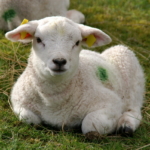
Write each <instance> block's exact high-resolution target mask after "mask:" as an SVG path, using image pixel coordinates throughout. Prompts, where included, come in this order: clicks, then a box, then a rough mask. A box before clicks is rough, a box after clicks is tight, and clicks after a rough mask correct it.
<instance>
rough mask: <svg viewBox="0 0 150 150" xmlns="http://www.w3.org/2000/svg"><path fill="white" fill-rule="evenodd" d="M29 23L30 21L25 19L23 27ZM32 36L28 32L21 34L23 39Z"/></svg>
mask: <svg viewBox="0 0 150 150" xmlns="http://www.w3.org/2000/svg"><path fill="white" fill-rule="evenodd" d="M28 22H29V20H27V19H24V20H23V21H22V23H21V25H23V24H26V23H28ZM30 36H31V35H30V34H29V33H27V32H21V33H20V38H21V39H25V38H27V37H30Z"/></svg>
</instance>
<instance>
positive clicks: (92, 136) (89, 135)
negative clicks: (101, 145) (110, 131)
mask: <svg viewBox="0 0 150 150" xmlns="http://www.w3.org/2000/svg"><path fill="white" fill-rule="evenodd" d="M85 137H86V139H88V140H98V139H101V138H102V136H101V135H100V134H99V133H98V132H96V131H91V132H88V133H86V134H85Z"/></svg>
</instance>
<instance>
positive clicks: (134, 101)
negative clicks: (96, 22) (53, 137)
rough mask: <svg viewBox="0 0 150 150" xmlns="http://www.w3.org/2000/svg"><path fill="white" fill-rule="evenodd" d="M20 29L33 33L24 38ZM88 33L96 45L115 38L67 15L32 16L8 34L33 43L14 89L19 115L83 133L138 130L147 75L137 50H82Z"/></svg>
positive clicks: (18, 39)
mask: <svg viewBox="0 0 150 150" xmlns="http://www.w3.org/2000/svg"><path fill="white" fill-rule="evenodd" d="M22 31H25V32H27V33H29V34H30V35H31V37H27V38H25V39H20V36H19V35H20V33H21V32H22ZM89 35H93V36H94V37H95V38H96V41H95V42H94V43H93V47H95V46H101V45H105V44H108V43H110V42H111V39H110V37H109V36H108V35H107V34H105V33H104V32H102V31H101V30H99V29H96V28H91V27H88V26H85V25H80V24H77V23H75V22H73V21H71V20H69V19H67V18H64V17H48V18H44V19H42V20H38V21H31V22H29V23H27V24H25V25H22V26H19V27H18V28H16V29H15V30H13V31H10V32H8V33H6V37H7V38H8V39H9V40H12V41H21V42H27V41H32V43H33V44H32V52H31V55H30V57H29V60H28V65H27V67H26V69H25V71H24V72H23V73H22V75H21V76H20V77H19V79H18V80H17V82H16V83H15V85H14V87H13V89H12V93H11V102H12V106H13V110H14V112H15V113H16V114H17V115H18V116H19V118H20V119H21V120H23V121H25V122H27V123H34V124H39V123H41V122H46V123H47V124H50V125H52V126H57V127H59V128H61V127H74V126H78V125H81V126H82V132H83V133H84V134H86V133H88V132H90V131H97V132H99V133H100V134H108V133H111V132H113V131H114V130H116V129H119V128H120V127H130V128H131V129H132V130H133V131H135V130H136V129H137V127H138V126H139V124H140V120H141V119H142V116H141V107H142V104H143V96H144V75H143V71H142V69H141V66H140V64H139V62H138V60H137V58H136V56H135V54H134V53H133V52H132V51H130V50H129V49H128V48H127V47H125V46H122V45H118V46H114V47H111V48H109V49H107V50H105V51H104V52H103V53H102V54H99V53H97V52H93V51H89V50H81V45H82V44H83V45H87V43H86V39H85V37H88V36H89ZM39 39H40V40H39ZM62 60H63V61H62ZM64 60H65V61H64ZM56 61H57V63H58V62H59V63H61V65H59V66H58V64H57V63H56Z"/></svg>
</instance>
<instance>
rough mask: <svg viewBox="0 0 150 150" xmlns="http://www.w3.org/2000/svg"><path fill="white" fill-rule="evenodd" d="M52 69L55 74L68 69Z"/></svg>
mask: <svg viewBox="0 0 150 150" xmlns="http://www.w3.org/2000/svg"><path fill="white" fill-rule="evenodd" d="M52 71H53V72H54V73H55V74H62V73H65V72H66V69H61V68H59V69H56V68H55V69H52Z"/></svg>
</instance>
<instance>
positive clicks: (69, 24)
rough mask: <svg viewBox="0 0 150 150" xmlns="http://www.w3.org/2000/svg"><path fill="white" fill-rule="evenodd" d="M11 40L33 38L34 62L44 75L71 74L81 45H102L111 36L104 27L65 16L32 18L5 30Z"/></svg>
mask: <svg viewBox="0 0 150 150" xmlns="http://www.w3.org/2000/svg"><path fill="white" fill-rule="evenodd" d="M6 38H8V39H9V40H11V41H14V42H16V41H21V42H24V43H26V42H29V41H33V44H32V45H33V46H32V50H33V52H32V53H33V60H32V61H33V62H32V63H33V64H34V65H35V66H36V69H37V70H38V71H39V72H40V74H42V75H44V76H50V77H51V76H54V77H58V76H59V77H60V76H71V75H73V74H74V73H75V71H76V70H77V68H78V64H79V53H80V51H81V45H85V46H92V47H96V46H101V45H105V44H108V43H109V42H110V41H111V39H110V37H109V36H108V35H106V34H105V33H104V32H102V31H101V30H98V29H96V28H91V27H88V26H85V25H81V24H77V23H74V22H73V21H71V20H69V19H67V18H65V17H47V18H44V19H41V20H37V21H36V20H35V21H30V22H28V23H27V24H24V25H21V26H19V27H18V28H16V29H14V30H13V31H10V32H8V33H6Z"/></svg>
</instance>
